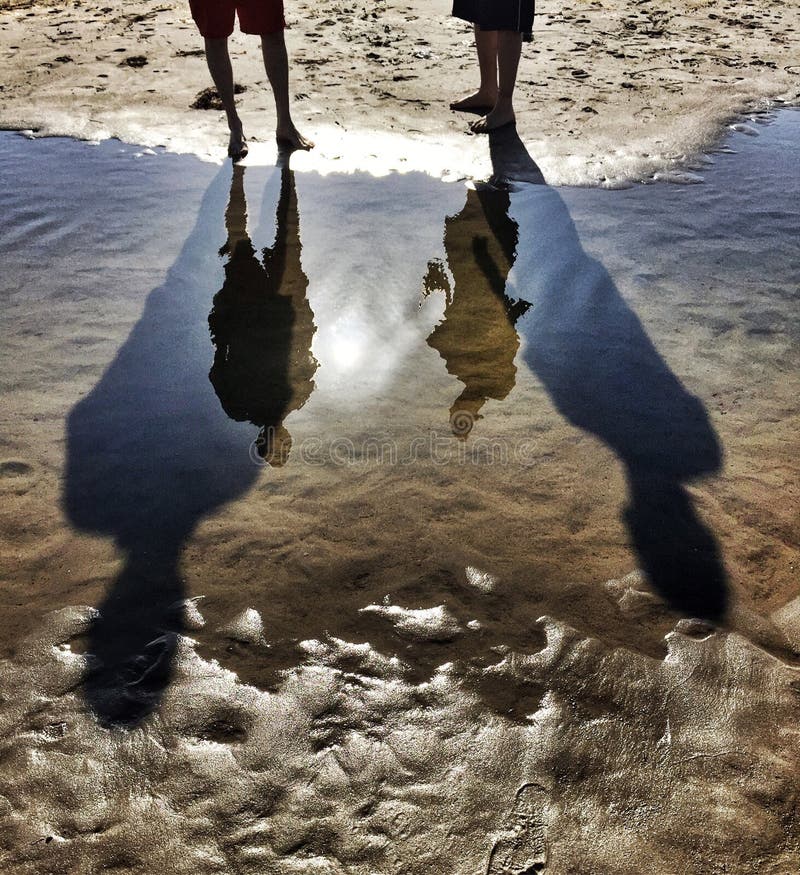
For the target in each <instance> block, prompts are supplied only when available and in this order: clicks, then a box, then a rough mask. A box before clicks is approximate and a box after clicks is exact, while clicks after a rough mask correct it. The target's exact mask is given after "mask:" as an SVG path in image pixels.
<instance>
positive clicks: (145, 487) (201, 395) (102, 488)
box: [64, 171, 308, 724]
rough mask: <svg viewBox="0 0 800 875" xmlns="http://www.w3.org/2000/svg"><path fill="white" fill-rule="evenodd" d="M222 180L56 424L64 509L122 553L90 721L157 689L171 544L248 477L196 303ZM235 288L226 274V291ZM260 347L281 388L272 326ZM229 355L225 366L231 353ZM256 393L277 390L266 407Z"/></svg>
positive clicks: (166, 628) (148, 703)
mask: <svg viewBox="0 0 800 875" xmlns="http://www.w3.org/2000/svg"><path fill="white" fill-rule="evenodd" d="M226 177H227V172H226V171H220V173H219V174H218V175H217V177H216V178H215V180H214V182H213V183H212V185H211V186H210V188H209V189H208V191H207V192H206V194H205V196H204V199H203V202H202V204H201V207H200V214H199V217H198V220H197V224H196V226H195V228H194V230H193V231H192V233H191V235H190V236H189V238H188V240H187V241H186V244H185V245H184V247H183V250H182V251H181V253H180V255H179V257H178V259H177V260H176V262H175V264H174V265H173V267H172V268H171V269H170V271H169V272H168V274H167V278H166V280H165V282H164V284H163V286H161V287H160V288H158V289H156V290H155V291H153V292H152V293H151V294H150V295H149V297H148V299H147V303H146V305H145V309H144V313H143V314H142V317H141V319H140V320H139V322H138V323H137V324H136V326H135V327H134V328H133V330H132V331H131V334H130V336H129V337H128V339H127V341H126V342H125V344H124V345H123V346H122V348H121V349H120V351H119V353H118V354H117V357H116V358H115V360H114V361H113V362H112V363H111V365H110V366H109V368H108V370H107V371H106V373H105V374H104V375H103V377H102V379H101V380H100V382H99V383H98V384H97V385H96V386H95V388H94V389H93V390H92V391H91V393H90V394H89V395H87V396H86V397H85V398H84V399H82V400H81V401H80V403H78V404H77V405H76V406H75V407H74V408H73V409H72V411H71V412H70V415H69V418H68V421H67V470H66V484H65V490H64V508H65V512H66V514H67V516H68V518H69V520H70V522H71V523H72V524H73V525H75V526H77V527H79V528H81V529H83V530H85V531H91V532H99V533H102V534H108V535H113V536H114V537H115V539H116V541H117V544H118V545H119V547H120V549H121V550H122V551H123V553H124V556H125V562H124V566H123V568H122V570H121V572H120V573H119V575H118V577H117V578H116V580H115V581H114V582H113V583H112V584H111V586H110V587H109V590H108V593H107V595H106V597H105V599H104V600H103V603H102V604H101V605H100V607H99V617H98V619H97V621H96V622H95V623H94V625H93V627H92V629H91V630H90V633H89V652H90V653H91V654H92V655H93V656H94V657H95V658H96V660H97V663H98V668H97V669H96V670H95V671H94V672H93V673H92V674H91V675H90V677H89V678H88V680H87V682H86V695H87V698H88V699H89V702H90V704H91V705H92V707H93V709H94V711H95V713H96V714H97V716H98V718H99V719H100V720H101V721H102V722H104V723H109V724H110V723H124V724H132V723H135V722H137V721H139V720H141V719H142V718H143V717H144V716H145V715H146V714H147V713H149V711H151V710H152V709H153V708H154V707H155V705H156V704H157V702H158V700H159V697H160V694H161V692H162V691H163V689H164V687H165V686H166V684H167V683H168V681H169V677H170V674H171V667H172V656H173V653H174V649H175V642H176V635H175V633H176V632H177V631H179V630H180V628H181V612H180V610H179V609H178V608H177V607H176V603H179V602H180V599H181V597H182V595H183V587H182V583H181V579H180V573H179V562H180V559H181V552H182V549H183V545H184V544H185V542H186V540H187V539H188V538H189V537H190V536H191V534H192V531H193V530H194V528H195V526H196V525H197V523H198V522H199V521H200V520H201V519H202V518H203V517H204V516H206V515H208V514H209V513H212V512H213V511H214V510H216V509H218V508H219V507H221V506H222V505H224V504H226V503H228V502H230V501H233V500H234V499H236V498H238V497H239V496H241V495H243V494H244V493H245V492H246V491H247V490H248V489H249V488H250V487H251V486H252V485H253V484H254V483H255V480H256V478H257V476H258V471H259V469H258V467H257V466H255V465H253V463H252V461H251V459H250V455H249V453H248V445H249V443H250V440H251V437H252V433H251V432H250V428H251V427H250V426H249V425H248V426H242V425H240V424H239V423H237V422H236V421H234V420H233V419H230V418H229V417H227V416H225V415H224V414H223V413H222V412H221V411H220V409H219V404H218V402H217V399H216V398H215V397H214V393H213V392H211V391H210V390H209V386H208V377H207V375H208V358H209V348H208V323H207V310H206V308H205V306H204V305H203V303H202V302H203V301H207V300H208V299H209V297H210V296H211V295H212V294H213V292H214V289H215V288H219V285H218V281H217V280H216V277H217V276H218V272H219V258H218V254H217V245H215V243H214V241H218V234H219V219H220V217H221V216H222V213H223V210H224V205H225V198H226V196H227V193H228V184H227V178H226ZM282 178H283V181H284V185H283V186H282V197H281V206H280V208H279V222H278V240H277V242H276V245H275V247H274V249H273V250H272V252H273V255H272V256H271V258H272V260H273V262H276V263H281V262H282V261H285V262H286V263H288V264H289V265H291V267H290V268H289V269H287V270H286V271H282V270H280V271H278V273H280V274H281V275H283V276H284V277H285V279H284V281H283V284H282V288H283V289H284V290H285V291H287V295H288V298H289V299H292V300H293V297H292V296H293V291H292V290H294V289H298V290H299V289H300V288H302V290H303V291H304V289H305V279H304V278H303V277H302V273H301V272H299V237H298V227H297V208H296V204H295V202H294V199H293V198H294V193H293V190H292V189H291V183H290V177H289V176H288V175H287V172H286V171H284V175H283V177H282ZM240 186H241V175H240V174H239V175H237V176H236V177H234V184H233V194H234V204H233V206H232V207H229V210H228V216H229V221H228V229H229V233H230V234H232V236H233V237H236V230H235V228H236V224H237V221H238V219H239V218H241V217H242V216H243V212H242V208H241V207H240V206H239V205H237V197H238V204H243V199H242V198H241V197H240V196H239V195H237V192H240V191H241V188H240ZM281 216H282V217H283V218H282V219H281ZM257 268H258V269H257V271H255V273H254V277H253V286H252V289H248V290H246V291H242V292H241V293H242V295H243V296H245V297H246V296H248V295H249V296H250V297H252V298H256V297H258V296H259V295H263V293H264V284H265V280H264V270H263V268H261V267H260V266H259V265H257ZM290 278H291V282H289V279H290ZM246 285H247V284H246V282H244V281H243V280H241V278H240V282H239V288H240V289H242V288H243V287H244V286H246ZM226 287H227V284H226ZM299 295H300V292H299V291H298V292H297V296H299ZM291 306H292V305H290V307H291ZM289 321H290V320H286V319H285V320H284V321H283V322H281V323H280V326H281V329H282V330H283V331H288V330H289V324H288V322H289ZM220 324H221V325H222V326H223V327H222V328H221V329H220V330H221V331H222V333H226V332H227V335H229V336H230V337H231V338H232V339H231V340H230V348H231V349H234V348H237V341H236V340H235V338H234V335H235V334H236V331H235V329H233V330H232V329H231V326H230V324H227V323H225V320H224V319H221V322H220ZM272 339H273V340H274V342H275V345H276V349H277V350H279V352H277V353H274V352H269V351H267V352H265V353H264V354H265V355H266V356H267V357H268V364H267V365H265V366H264V367H263V368H262V369H261V371H260V373H262V374H263V373H264V372H265V371H267V370H269V368H274V369H275V372H276V373H278V374H280V375H281V376H280V377H279V378H278V379H277V380H276V383H275V385H277V386H278V387H281V386H282V385H283V384H285V383H286V382H289V383H290V384H291V377H290V376H287V375H289V374H290V373H291V365H287V361H289V360H290V359H291V358H292V356H293V355H294V354H295V353H294V352H293V350H292V348H291V342H289V341H286V340H285V338H284V337H283V335H281V332H280V331H278V332H277V333H276V335H275V336H274V337H273V338H272ZM262 352H263V351H262ZM305 355H306V356H308V348H307V347H306V349H305ZM231 357H232V358H234V359H236V360H239V357H238V355H237V353H236V352H234V353H233V354H232V356H231ZM298 358H302V356H300V355H299V354H298ZM224 370H225V369H224V368H222V371H224ZM236 376H238V377H239V378H240V379H242V380H247V379H248V378H249V377H250V376H252V375H250V374H249V373H248V372H247V370H246V369H245V370H242V371H241V372H239V373H238V374H235V373H234V371H228V372H226V373H225V374H224V375H223V374H222V373H221V372H220V376H219V380H224V381H225V383H226V391H227V396H228V397H229V398H231V399H234V400H232V401H231V402H230V403H231V405H232V409H233V408H236V407H237V404H238V403H239V402H238V401H237V400H236V399H237V398H240V397H246V396H247V397H253V393H252V391H250V390H249V389H245V390H239V389H236V388H234V386H233V383H234V380H235V377H236ZM275 385H273V384H272V383H266V384H264V383H262V385H261V386H260V389H259V392H260V393H261V396H262V397H261V401H260V402H259V403H260V404H261V406H262V409H264V410H270V411H272V410H274V409H276V406H277V408H278V409H281V410H285V408H286V404H287V402H286V401H285V391H284V390H283V389H281V388H275ZM270 391H275V392H276V393H277V394H278V395H280V399H279V400H278V401H277V402H274V401H273V400H272V399H271V398H270V397H269V393H270ZM281 392H283V394H281ZM288 403H289V404H291V403H292V402H291V400H290V401H289V402H288ZM270 416H272V414H270ZM263 418H264V421H265V422H267V421H268V420H269V417H266V416H264V417H263Z"/></svg>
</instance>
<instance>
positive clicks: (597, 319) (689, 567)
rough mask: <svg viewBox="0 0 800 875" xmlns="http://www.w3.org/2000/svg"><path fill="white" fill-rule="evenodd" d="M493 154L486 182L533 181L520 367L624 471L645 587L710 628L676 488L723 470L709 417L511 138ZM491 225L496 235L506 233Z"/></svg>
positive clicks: (520, 218) (716, 590)
mask: <svg viewBox="0 0 800 875" xmlns="http://www.w3.org/2000/svg"><path fill="white" fill-rule="evenodd" d="M490 149H491V158H492V166H493V171H494V179H493V181H494V183H495V184H499V185H503V184H507V183H512V184H513V183H514V182H523V183H539V184H538V185H530V186H527V187H526V188H527V191H525V192H523V193H521V194H520V197H519V198H518V199H517V200H515V216H516V219H517V222H518V223H519V226H520V231H519V234H520V239H523V238H524V243H525V246H524V251H525V263H524V264H520V263H519V261H518V263H517V265H516V269H515V271H514V275H513V290H514V292H515V294H516V295H517V296H519V297H522V298H524V299H525V300H527V301H530V302H531V304H532V310H531V311H530V313H529V314H528V316H527V317H526V318H525V319H524V320H523V321H522V322H521V323H520V327H521V330H522V332H523V334H524V336H525V339H526V347H525V351H524V358H525V361H526V363H527V364H528V366H529V367H530V368H531V370H532V371H533V372H534V373H535V374H536V375H537V377H538V378H539V379H540V380H541V382H542V383H543V385H544V387H545V389H546V390H547V392H548V394H549V395H550V397H551V398H552V400H553V403H554V404H555V406H556V408H557V409H558V410H559V411H560V413H561V414H562V415H563V416H565V417H566V419H568V420H569V421H570V422H571V423H572V424H573V425H575V426H577V427H578V428H581V429H583V430H584V431H587V432H589V433H591V434H593V435H596V436H597V437H598V438H600V440H602V441H603V442H604V443H605V444H607V445H608V446H609V447H611V449H612V450H613V451H614V452H615V453H616V454H617V456H618V457H619V459H620V460H621V461H622V463H623V464H624V466H625V470H626V475H627V479H628V484H629V490H630V500H629V504H628V506H627V508H626V509H625V510H624V519H625V522H626V524H627V527H628V530H629V532H630V536H631V540H632V544H633V546H634V548H635V550H636V553H637V554H638V556H639V559H640V562H641V565H642V568H643V570H644V571H645V572H646V574H647V576H648V578H649V579H650V581H651V583H652V584H653V586H654V587H655V588H656V589H657V590H658V591H659V592H660V593H661V595H662V596H663V597H664V599H665V600H666V601H667V602H668V603H669V604H670V605H671V606H672V607H673V608H674V609H676V610H678V611H681V612H684V613H688V614H690V615H693V616H698V617H703V618H706V619H709V620H719V619H721V618H722V616H723V615H724V613H725V610H726V605H727V582H726V574H725V570H724V567H723V563H722V559H721V556H720V551H719V548H718V546H717V543H716V540H715V539H714V536H713V535H712V533H711V532H710V531H709V530H708V528H707V527H706V526H705V525H704V524H703V522H702V521H701V520H700V519H699V517H698V515H697V513H696V511H695V508H694V506H693V503H692V499H691V496H690V495H689V493H688V492H687V489H686V485H685V484H686V483H687V482H689V481H691V480H692V479H694V478H697V477H702V476H704V475H709V474H713V473H714V472H716V471H718V470H719V469H720V467H721V463H722V450H721V447H720V445H719V442H718V440H717V437H716V434H715V432H714V429H713V427H712V426H711V423H710V421H709V419H708V415H707V413H706V410H705V408H704V406H703V404H702V402H701V401H700V400H699V399H698V398H697V397H695V396H694V395H692V394H690V393H689V392H688V391H687V390H686V389H685V388H684V387H683V386H682V385H681V383H680V381H679V380H678V378H677V377H676V376H675V374H674V373H673V372H672V371H671V370H670V368H669V366H668V365H667V363H666V362H665V361H664V359H663V358H662V357H661V356H660V355H659V353H658V351H657V350H656V348H655V347H654V346H653V344H652V342H651V341H650V338H649V337H648V336H647V333H646V332H645V330H644V328H643V327H642V324H641V322H640V321H639V319H638V317H637V316H636V314H635V313H634V312H633V311H632V310H631V308H630V307H629V306H628V305H627V303H626V302H625V300H624V299H623V298H622V296H621V295H620V293H619V291H618V290H617V288H616V286H615V285H614V282H613V280H612V279H611V277H610V276H609V274H608V272H607V271H606V270H605V268H604V267H603V266H602V265H601V264H600V263H599V262H597V261H596V260H595V259H593V258H591V257H590V256H589V255H587V254H586V252H584V250H583V247H582V246H581V243H580V239H579V238H578V234H577V232H576V230H575V226H574V224H573V222H572V220H571V218H570V216H569V213H568V211H567V209H566V206H565V205H564V202H563V201H562V199H561V198H560V196H559V195H558V193H557V192H556V191H555V190H554V189H553V188H551V187H549V186H546V185H542V184H541V183H543V181H544V180H543V177H542V174H541V171H540V170H539V168H538V167H537V166H536V163H535V161H534V160H533V159H532V158H531V156H530V155H529V154H528V152H527V150H526V149H525V146H524V144H523V143H522V141H521V140H520V138H519V136H518V134H517V132H516V129H514V128H513V127H511V128H506V129H503V130H500V131H496V132H493V133H492V135H491V137H490ZM501 196H502V195H501V193H500V192H498V195H497V197H498V198H500V197H501ZM496 227H497V228H498V229H499V230H500V231H501V233H502V231H503V228H504V227H508V226H504V225H502V224H498V225H497V226H496ZM509 242H510V240H509ZM520 248H522V247H520Z"/></svg>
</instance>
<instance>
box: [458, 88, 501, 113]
mask: <svg viewBox="0 0 800 875" xmlns="http://www.w3.org/2000/svg"><path fill="white" fill-rule="evenodd" d="M496 102H497V92H491V91H483V90H481V89H480V88H479V89H478V90H477V91H476V92H475V93H474V94H469V95H467V96H466V97H462V98H461V100H454V101H453V102H452V103H451V104H450V109H454V110H455V111H456V112H480V113H484V112H489V111H490V110H491V109H492V107H493V106H494V105H495V103H496Z"/></svg>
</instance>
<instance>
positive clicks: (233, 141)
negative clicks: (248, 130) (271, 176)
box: [205, 37, 247, 161]
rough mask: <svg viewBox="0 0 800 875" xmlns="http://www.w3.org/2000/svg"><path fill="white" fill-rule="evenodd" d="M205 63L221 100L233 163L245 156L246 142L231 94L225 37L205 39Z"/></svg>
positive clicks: (229, 63) (230, 71)
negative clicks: (228, 131) (226, 119)
mask: <svg viewBox="0 0 800 875" xmlns="http://www.w3.org/2000/svg"><path fill="white" fill-rule="evenodd" d="M205 44H206V62H207V63H208V71H209V73H211V79H212V80H213V82H214V85H215V86H216V88H217V93H218V94H219V96H220V100H222V106H223V107H224V109H225V115H226V116H227V118H228V128H229V129H230V132H231V137H230V142H229V143H228V155H230V157H231V158H233V159H234V161H237V160H239V159H240V158H244V156H245V155H247V141H246V140H245V138H244V131H243V130H242V120H241V119H240V118H239V113H238V112H237V110H236V99H235V97H234V93H233V67H232V66H231V58H230V55H229V54H228V38H227V37H206V38H205Z"/></svg>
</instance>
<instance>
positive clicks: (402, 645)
mask: <svg viewBox="0 0 800 875" xmlns="http://www.w3.org/2000/svg"><path fill="white" fill-rule="evenodd" d="M764 121H766V119H765V120H764ZM758 131H759V134H760V136H757V137H756V136H747V135H745V134H737V135H735V136H734V137H733V138H732V139H731V140H730V141H729V145H728V146H727V147H726V148H725V150H724V151H722V152H720V153H719V154H716V155H715V156H713V159H712V158H709V159H708V161H709V163H708V164H707V165H706V167H705V169H704V170H703V177H704V184H702V185H684V186H675V185H667V184H663V183H662V184H656V185H653V186H637V187H634V188H630V189H628V190H626V191H617V192H609V191H603V190H598V189H595V190H589V189H569V188H565V189H554V188H552V187H549V186H546V185H541V184H539V185H537V184H534V183H535V180H536V179H539V181H541V177H540V176H538V175H537V168H536V164H535V161H534V159H535V158H536V157H537V156H536V154H535V150H533V149H531V147H530V146H529V145H528V148H527V150H526V149H525V147H524V146H523V145H522V143H521V141H519V140H517V139H515V138H514V137H513V136H510V137H495V138H493V142H492V144H491V145H492V155H491V157H492V158H493V162H492V163H493V166H494V170H495V171H496V172H497V173H498V174H499V175H501V176H503V175H505V176H514V177H517V178H519V177H520V176H522V177H525V178H526V179H527V180H528V181H529V183H528V184H522V185H520V184H518V183H516V184H513V185H512V190H511V192H510V193H509V192H507V191H504V190H502V189H496V188H489V189H487V188H486V187H481V186H479V187H478V188H477V189H473V188H469V187H465V186H464V184H463V183H445V182H443V181H441V180H439V179H436V178H432V177H431V176H429V175H426V174H422V173H406V174H390V175H387V176H383V177H375V176H372V175H369V174H365V173H356V174H353V173H347V174H332V173H328V174H327V175H320V174H319V173H317V172H315V171H314V170H313V169H311V168H309V167H305V168H304V164H303V161H304V160H305V156H297V157H298V159H299V160H297V161H295V162H294V167H295V170H294V172H287V171H284V172H281V171H280V170H279V169H278V168H275V167H270V166H257V165H254V166H249V167H246V168H241V169H240V170H239V171H237V172H236V173H235V174H233V173H232V171H231V169H230V166H224V167H222V168H218V167H215V166H213V165H210V164H208V163H203V162H200V161H198V160H196V159H194V158H189V157H178V156H175V155H170V154H166V153H163V152H157V153H150V154H148V153H146V152H143V151H142V150H141V149H136V148H132V147H126V146H123V145H122V144H120V143H118V142H115V141H109V142H105V143H102V144H101V145H99V146H97V147H92V146H89V145H87V144H85V143H79V142H75V141H68V140H52V141H36V142H28V141H26V140H25V139H24V138H22V137H19V136H16V135H11V134H7V135H4V136H3V149H2V159H0V175H1V176H2V182H3V185H2V189H0V190H2V192H3V194H2V196H1V197H2V207H3V210H4V213H5V215H7V216H11V217H13V220H12V221H8V222H6V223H5V227H4V229H3V237H2V241H1V242H0V247H2V252H3V258H4V263H5V264H6V265H7V269H6V272H5V273H4V276H3V280H2V282H3V300H4V308H3V317H2V318H3V333H4V338H5V341H4V344H3V349H2V353H1V354H2V368H1V369H0V373H2V384H3V397H4V414H3V418H4V428H3V449H2V452H3V457H2V461H1V462H0V466H1V467H0V470H2V474H3V478H2V481H0V482H2V486H3V502H2V509H3V516H2V531H3V543H4V546H3V555H2V575H3V580H4V585H3V590H2V593H3V611H2V615H3V627H2V629H3V634H2V642H3V654H4V656H5V660H4V662H3V663H2V664H1V665H0V696H2V705H0V719H2V727H3V728H2V732H0V739H1V741H0V744H2V748H0V756H2V759H3V761H4V763H5V764H6V767H5V768H4V770H3V773H2V774H3V777H2V784H0V818H2V827H0V835H2V839H0V851H1V852H2V854H3V857H1V858H0V860H2V865H3V866H4V867H5V868H6V869H7V870H8V871H14V872H16V871H19V872H45V871H53V870H54V869H56V870H59V871H72V870H73V869H74V870H79V869H80V867H81V866H83V867H84V868H86V869H87V871H94V870H95V869H100V868H101V867H106V868H107V869H112V870H113V869H115V868H116V869H117V870H120V871H142V872H150V871H156V870H163V871H175V872H183V871H195V872H196V871H201V872H229V871H245V872H263V871H275V872H310V871H319V872H345V871H346V872H364V873H367V872H381V873H383V872H387V873H388V872H397V871H408V872H431V871H434V872H442V873H448V872H453V873H468V872H474V871H476V870H481V869H486V870H488V871H489V872H491V873H501V872H522V871H544V867H545V866H546V871H547V872H556V873H560V872H564V873H566V872H575V871H579V872H580V871H592V872H614V873H617V872H619V873H622V872H626V873H627V872H630V873H634V872H635V873H639V872H642V871H656V872H664V873H667V872H674V871H688V872H697V873H700V872H702V873H708V872H722V871H737V872H759V873H761V872H775V873H789V872H793V871H795V870H796V869H797V866H798V862H800V860H798V856H797V839H798V837H797V834H796V827H795V823H796V803H795V799H794V793H793V789H792V788H793V787H794V785H795V784H796V780H797V766H796V761H797V756H796V754H797V738H796V730H795V726H796V723H797V717H798V707H800V705H799V704H798V701H797V694H796V690H795V686H796V683H797V668H796V667H795V666H796V664H797V647H798V646H800V636H798V632H797V629H798V626H797V619H796V618H797V612H798V608H797V599H798V587H797V563H798V546H799V545H798V528H799V527H798V516H797V483H798V466H797V430H798V428H797V427H798V404H797V398H798V388H800V386H798V382H799V380H798V374H799V373H800V371H799V370H798V342H797V341H798V322H797V314H796V294H797V267H796V266H797V254H798V253H797V240H796V227H797V207H796V204H797V202H798V200H797V196H798V193H799V192H798V190H797V187H798V178H797V174H796V166H797V157H798V154H797V148H798V142H800V139H799V138H798V114H797V113H794V112H790V111H787V112H784V113H782V114H780V115H779V116H778V117H777V118H776V119H775V120H773V123H772V124H771V125H762V126H760V127H759V128H758ZM22 162H24V163H25V166H26V167H27V168H29V171H30V172H29V174H28V175H27V176H26V177H25V180H24V182H23V183H20V181H19V176H18V173H17V171H18V168H19V166H20V165H21V163H22ZM98 180H102V181H103V183H104V184H103V187H102V188H101V187H98V185H97V181H98ZM165 191H169V193H170V194H169V198H165V196H164V192H165ZM76 201H77V202H80V203H82V204H83V205H84V206H83V208H82V209H81V210H79V211H78V210H75V209H74V207H73V205H74V203H75V202H76ZM333 229H335V232H334V230H333ZM641 569H643V570H644V573H642V570H641ZM184 600H188V601H184ZM86 606H92V607H91V608H89V607H86ZM97 609H99V612H100V616H99V617H98V616H97V613H96V610H97ZM87 654H89V655H88V656H87ZM654 775H655V779H654ZM537 867H538V869H537Z"/></svg>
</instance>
